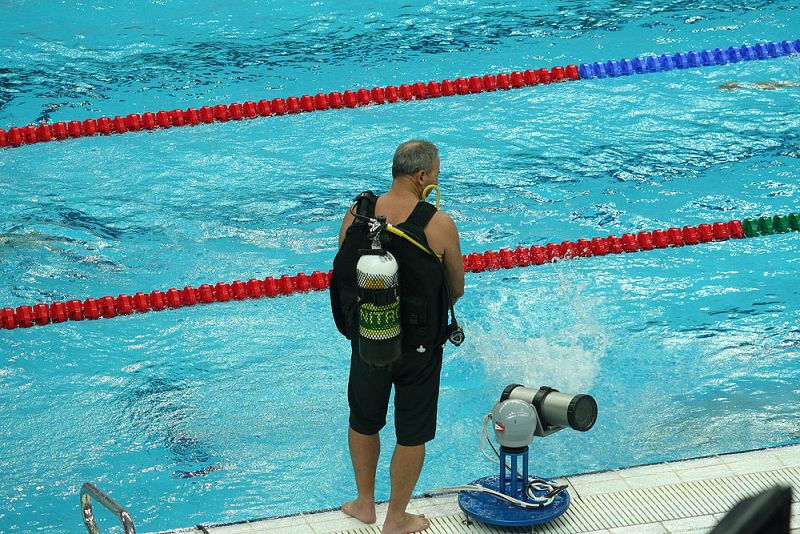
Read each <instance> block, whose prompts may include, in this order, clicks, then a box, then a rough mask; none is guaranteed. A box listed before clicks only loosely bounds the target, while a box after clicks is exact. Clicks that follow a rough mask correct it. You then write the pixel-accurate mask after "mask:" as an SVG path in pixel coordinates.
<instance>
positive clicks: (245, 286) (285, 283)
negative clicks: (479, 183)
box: [0, 214, 800, 329]
mask: <svg viewBox="0 0 800 534" xmlns="http://www.w3.org/2000/svg"><path fill="white" fill-rule="evenodd" d="M793 217H795V219H798V220H795V219H792V221H793V222H792V224H793V226H792V227H791V229H795V226H798V229H800V218H798V216H797V215H796V214H795V215H793ZM786 231H789V230H786ZM745 237H749V235H747V234H746V233H745V231H744V230H743V228H742V222H741V221H739V220H733V221H729V222H715V223H713V224H700V225H698V226H696V227H695V226H684V227H683V228H669V229H667V230H653V231H652V232H639V233H638V234H632V233H629V234H623V235H622V236H621V237H617V236H615V235H610V236H608V237H594V238H592V239H578V240H577V241H574V242H573V241H564V242H562V243H561V244H556V243H547V244H546V245H544V246H541V245H534V246H532V247H517V249H515V250H510V249H501V250H500V251H498V252H495V251H492V250H489V251H486V252H484V253H482V254H481V253H477V252H473V253H470V254H467V255H465V256H462V262H463V264H464V270H465V271H466V272H472V273H480V272H483V271H491V270H495V269H501V268H503V269H511V268H513V267H527V266H529V265H541V264H543V263H548V262H554V261H559V260H563V259H573V258H583V257H589V256H605V255H607V254H620V253H623V252H627V253H631V252H638V251H644V250H652V249H654V248H666V247H680V246H684V245H697V244H699V243H709V242H711V241H725V240H728V239H730V238H734V239H741V238H745ZM332 273H333V271H332V270H331V271H328V272H327V273H322V272H320V271H314V272H313V273H311V274H310V275H308V274H305V273H298V274H297V275H295V276H289V275H283V276H280V277H278V278H274V277H272V276H268V277H267V278H265V279H263V280H259V279H255V278H253V279H251V280H248V281H247V282H242V281H241V280H236V281H234V282H233V283H231V284H228V283H226V282H217V284H215V285H213V286H212V285H210V284H202V285H200V286H199V287H192V286H186V287H184V288H183V289H176V288H174V287H173V288H170V289H168V290H167V291H166V292H164V291H160V290H154V291H151V292H150V293H144V292H138V293H136V294H134V295H127V294H124V293H123V294H121V295H119V296H118V297H116V298H114V297H112V296H105V297H100V298H98V299H95V298H87V299H86V300H84V301H81V300H69V301H67V302H54V303H52V304H49V305H48V304H36V305H35V306H18V307H17V308H16V309H14V308H3V309H0V328H5V329H13V328H17V327H21V328H27V327H30V326H34V325H45V324H50V323H62V322H64V321H67V320H69V321H82V320H84V319H88V320H96V319H99V318H100V317H104V318H106V319H110V318H112V317H116V316H118V315H129V314H131V313H145V312H149V311H159V310H164V309H168V308H172V309H174V308H180V307H183V306H194V305H195V304H201V303H203V304H209V303H211V302H227V301H230V300H244V299H252V298H261V297H278V296H283V295H291V294H294V293H304V292H307V291H319V290H323V289H327V288H328V286H329V284H330V278H331V274H332Z"/></svg>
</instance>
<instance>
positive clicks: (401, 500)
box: [383, 444, 431, 534]
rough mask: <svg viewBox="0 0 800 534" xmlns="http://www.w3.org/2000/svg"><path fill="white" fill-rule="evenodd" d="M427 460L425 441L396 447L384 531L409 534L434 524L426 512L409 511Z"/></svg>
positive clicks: (388, 533)
mask: <svg viewBox="0 0 800 534" xmlns="http://www.w3.org/2000/svg"><path fill="white" fill-rule="evenodd" d="M424 461H425V445H424V444H423V445H416V446H414V447H405V446H403V445H398V446H397V447H396V448H395V449H394V455H393V456H392V465H391V468H390V475H391V477H392V495H391V497H390V498H389V511H388V512H387V513H386V520H385V521H384V522H383V534H408V533H410V532H420V531H422V530H425V529H426V528H428V527H429V526H431V524H430V522H429V521H428V520H427V519H425V516H422V515H414V514H409V513H407V512H406V507H407V506H408V501H409V500H410V499H411V493H412V492H413V491H414V486H416V485H417V480H418V479H419V474H420V472H421V471H422V464H423V462H424Z"/></svg>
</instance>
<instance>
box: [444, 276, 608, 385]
mask: <svg viewBox="0 0 800 534" xmlns="http://www.w3.org/2000/svg"><path fill="white" fill-rule="evenodd" d="M566 265H567V264H566V263H563V264H559V265H557V266H555V267H553V269H552V270H551V272H550V273H549V274H550V281H551V282H552V283H548V281H547V280H543V283H542V284H541V285H540V286H539V287H538V288H537V290H536V294H534V295H531V294H526V295H520V294H519V293H518V292H511V291H505V292H501V293H499V294H495V293H492V294H490V295H486V294H483V295H482V297H481V300H482V302H481V304H480V308H481V310H482V311H481V320H480V322H479V323H472V322H471V321H470V322H468V323H467V325H466V327H467V332H468V345H467V346H466V347H465V348H466V349H467V350H463V351H460V353H459V354H460V356H459V357H463V358H470V359H475V360H477V361H479V362H480V363H481V364H482V365H483V367H484V370H485V373H486V377H487V381H489V382H496V383H498V384H510V383H514V382H516V383H522V384H525V385H529V386H531V387H535V386H540V385H550V386H552V387H555V388H557V389H560V390H562V391H573V392H578V391H581V392H584V391H589V390H591V388H592V386H593V385H594V383H595V379H596V378H597V376H598V374H599V371H600V360H601V359H602V358H603V356H605V353H606V348H607V346H608V336H607V335H606V332H605V330H604V328H603V326H602V325H601V324H600V322H599V320H598V313H597V312H596V310H597V308H598V306H599V304H600V302H599V299H592V298H590V297H589V296H588V295H587V291H586V287H587V285H588V283H589V282H579V281H578V280H579V276H580V275H579V274H578V273H577V272H572V271H573V269H572V268H570V267H567V266H566ZM590 276H591V275H590ZM553 286H555V287H553Z"/></svg>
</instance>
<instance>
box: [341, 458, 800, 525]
mask: <svg viewBox="0 0 800 534" xmlns="http://www.w3.org/2000/svg"><path fill="white" fill-rule="evenodd" d="M778 484H781V485H790V486H792V488H793V502H798V500H799V497H800V468H796V467H788V468H783V469H778V470H774V471H766V472H763V473H752V474H748V475H736V476H730V477H724V478H716V479H711V480H698V481H692V482H682V483H679V484H671V485H667V486H659V487H654V488H642V489H635V490H627V491H619V492H614V493H605V494H600V495H592V496H589V497H586V498H579V497H578V498H573V499H572V502H571V505H570V508H569V511H568V512H567V513H566V514H564V515H563V516H561V517H560V518H558V519H556V520H555V521H552V522H550V523H547V524H545V525H541V526H538V527H535V528H534V529H531V528H517V529H506V528H503V529H500V528H496V527H492V526H490V525H485V524H483V523H479V522H475V523H472V522H469V523H468V522H466V521H465V516H464V514H455V515H450V516H446V517H436V518H433V519H431V527H430V529H428V530H426V532H430V533H431V534H462V533H472V532H492V533H497V534H504V533H512V532H515V533H522V532H525V533H531V532H535V533H541V534H579V533H581V532H589V531H593V530H603V529H610V528H620V527H633V526H636V525H646V524H649V523H659V522H661V521H670V520H674V519H686V518H691V517H701V516H708V515H712V514H721V513H726V512H727V511H728V510H730V509H731V508H732V507H733V505H734V504H736V503H737V502H738V501H739V500H741V499H743V498H745V497H749V496H751V495H755V494H756V493H760V492H761V491H764V490H766V489H768V488H771V487H773V486H775V485H778ZM573 497H576V496H574V495H573ZM378 532H380V529H379V528H378V527H377V526H374V527H363V528H356V529H351V530H345V531H341V532H340V533H339V534H372V533H378Z"/></svg>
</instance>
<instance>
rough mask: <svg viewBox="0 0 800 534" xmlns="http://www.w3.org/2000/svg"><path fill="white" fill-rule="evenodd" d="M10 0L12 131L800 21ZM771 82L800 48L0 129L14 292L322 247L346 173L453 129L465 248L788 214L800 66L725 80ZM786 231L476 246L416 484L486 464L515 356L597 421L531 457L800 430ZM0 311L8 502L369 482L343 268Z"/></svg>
mask: <svg viewBox="0 0 800 534" xmlns="http://www.w3.org/2000/svg"><path fill="white" fill-rule="evenodd" d="M0 9H2V10H3V11H4V14H9V15H10V14H13V17H12V16H4V17H2V19H0V20H3V21H4V22H2V23H0V25H2V29H3V30H5V31H3V32H0V35H3V36H4V37H3V40H2V41H0V42H2V45H0V50H2V54H3V59H4V65H5V70H3V71H0V102H2V108H0V127H5V126H7V125H24V124H27V123H29V122H33V121H35V120H37V119H45V120H48V121H59V120H73V119H84V118H87V117H98V116H101V115H109V116H114V115H123V116H124V115H126V114H128V113H133V112H141V111H149V110H156V109H173V108H184V109H185V108H186V107H189V106H194V107H198V106H200V105H205V104H209V103H218V102H223V103H230V102H233V101H239V102H242V101H244V100H248V99H249V100H259V99H261V98H273V97H276V96H281V97H286V96H288V95H292V94H296V95H300V94H311V95H313V94H315V93H317V92H329V91H334V90H339V91H341V90H344V89H347V88H354V87H359V86H363V87H367V88H371V87H373V86H374V85H379V86H385V85H388V84H399V83H407V82H410V81H412V80H417V79H419V80H423V81H427V80H441V79H444V78H450V79H453V78H455V77H456V76H462V75H466V76H469V75H473V74H477V75H481V74H483V73H485V72H498V71H501V70H507V71H511V70H517V69H520V70H521V69H526V68H536V67H540V66H551V65H555V64H566V63H576V64H578V63H584V62H593V61H599V60H607V59H611V58H621V57H630V56H632V55H636V54H643V53H659V54H660V53H662V52H675V51H678V50H688V49H696V50H699V49H703V48H715V47H718V46H721V47H724V46H728V45H738V44H741V43H744V42H751V43H754V42H763V41H766V40H781V39H790V38H796V36H795V35H787V34H788V32H789V31H791V30H792V29H793V28H797V27H800V26H799V25H798V23H800V13H799V12H798V11H799V10H798V9H797V8H796V7H795V6H794V5H793V4H792V3H791V2H780V1H772V2H761V3H758V4H748V5H747V6H743V5H741V6H740V5H733V6H727V7H726V6H721V7H720V6H717V7H713V6H709V5H707V4H706V3H700V2H688V3H687V2H664V3H660V4H658V5H653V4H647V5H644V6H633V5H625V4H623V5H617V4H616V3H614V4H612V3H611V2H596V3H593V4H592V5H590V6H584V5H582V4H581V3H573V4H569V3H568V4H560V5H551V6H544V7H536V8H533V7H527V6H525V5H518V4H514V3H494V4H491V5H485V4H479V3H470V2H463V3H462V2H438V3H435V4H431V5H429V6H426V5H423V4H422V3H418V2H409V3H406V4H404V6H403V7H392V6H388V5H387V6H383V5H378V6H377V7H371V8H369V9H368V10H364V9H363V8H362V7H360V5H359V4H355V3H351V4H343V3H336V4H335V5H330V4H328V3H325V2H316V3H313V4H311V3H306V4H296V5H293V6H284V5H281V4H278V3H262V4H258V5H248V6H244V7H239V8H232V7H221V6H219V5H217V4H215V3H213V2H207V3H197V2H194V3H191V4H188V3H187V4H168V5H167V4H162V3H159V2H152V3H150V4H148V5H147V6H144V7H142V6H137V8H136V9H131V8H129V7H125V6H122V5H117V4H114V3H111V4H109V5H108V7H104V8H97V7H93V6H90V5H78V6H76V7H71V6H66V5H62V6H56V7H53V8H52V10H51V13H50V15H49V17H46V18H45V17H43V16H41V14H40V13H38V9H39V8H37V7H36V6H33V5H30V4H28V3H21V4H19V5H13V4H12V5H10V6H6V7H2V8H0ZM770 80H790V81H798V60H797V57H796V56H795V57H786V58H780V59H775V60H770V61H764V62H747V63H740V64H735V65H728V66H725V67H719V68H708V69H699V70H698V69H694V70H681V71H672V72H666V73H659V74H653V75H648V76H637V77H625V78H615V79H603V80H586V81H581V82H576V83H562V84H552V85H546V86H545V85H542V86H536V87H531V88H526V89H521V90H518V91H509V92H496V93H482V94H477V95H470V96H463V97H456V98H449V99H437V100H424V101H419V102H410V103H406V104H395V105H392V106H368V107H364V108H357V109H352V110H341V111H330V112H324V113H323V112H320V113H310V114H302V115H294V116H285V117H271V118H267V119H259V120H253V121H245V122H236V123H234V122H228V123H223V124H219V123H215V124H212V125H205V126H202V127H197V128H179V129H175V128H173V129H169V130H159V131H153V132H142V133H130V134H126V135H120V136H110V137H93V138H84V139H76V140H70V141H67V142H63V143H43V144H39V145H34V146H22V147H20V148H15V149H8V150H3V151H2V152H0V175H2V176H3V180H2V184H0V198H2V201H3V206H4V208H5V209H4V211H3V218H2V223H0V224H2V226H1V227H0V232H1V233H2V238H3V239H2V242H0V272H1V273H2V275H3V278H4V280H5V281H6V282H5V283H4V284H3V285H2V287H0V304H2V305H3V306H18V305H21V304H30V303H35V302H51V301H54V300H67V299H70V298H80V299H84V298H86V297H88V296H95V297H99V296H102V295H117V294H119V293H121V292H127V293H133V292H135V291H149V290H151V289H155V288H160V289H167V288H168V287H172V286H175V287H183V286H184V285H187V284H192V285H196V284H200V283H207V282H208V283H213V282H215V281H217V280H227V281H232V280H235V279H243V280H247V279H248V278H251V277H259V278H264V277H265V276H268V275H275V276H277V275H280V274H283V273H288V274H294V273H296V272H299V271H302V272H310V271H311V270H314V269H320V270H327V269H328V267H329V265H330V262H331V259H332V257H333V253H334V249H335V245H336V242H335V235H336V230H337V229H338V227H339V223H340V219H341V216H342V215H343V212H344V209H345V207H346V206H347V204H348V201H349V200H350V199H351V198H352V197H353V196H355V194H357V193H358V192H360V191H361V190H363V189H365V188H367V187H373V188H375V189H378V190H380V189H381V188H385V187H388V176H389V174H388V164H389V161H390V158H391V154H392V151H393V150H394V148H395V146H396V145H397V144H398V143H399V142H401V141H403V140H405V139H407V138H410V137H414V136H423V137H426V138H429V139H431V140H432V141H434V142H436V143H437V144H438V145H439V146H440V148H441V149H442V153H443V163H442V177H441V185H442V189H443V202H444V205H443V207H444V209H446V210H448V211H449V212H450V213H451V214H452V215H453V217H454V219H455V220H456V222H457V224H458V226H459V229H460V231H461V234H462V248H463V250H464V252H465V253H468V252H473V251H478V252H482V251H483V250H486V249H494V250H496V249H499V248H501V247H510V248H514V247H516V246H517V245H520V244H521V245H528V246H530V245H533V244H545V243H547V242H549V241H555V242H561V241H563V240H567V239H571V240H574V239H577V238H580V237H592V236H595V235H607V234H610V233H615V234H617V235H620V234H622V233H625V232H633V231H639V230H645V229H647V230H649V229H654V228H666V227H669V226H682V225H684V224H697V223H700V222H707V221H710V220H728V219H732V218H744V217H752V216H759V215H766V214H773V213H781V212H783V213H788V212H791V211H797V210H798V195H799V194H800V187H798V185H797V175H798V171H799V170H800V163H798V155H799V154H800V149H799V147H798V139H799V138H798V123H799V122H800V121H799V120H798V114H797V89H791V88H784V89H778V90H774V91H761V90H755V89H747V88H745V89H741V90H734V91H725V90H720V89H718V87H719V86H720V85H722V84H724V83H727V82H732V81H737V82H756V81H770ZM798 252H800V238H799V237H798V234H797V233H789V234H781V235H776V236H770V237H763V238H758V239H748V240H736V241H727V242H723V243H713V244H709V245H705V246H702V247H685V248H677V249H665V250H656V251H651V252H642V253H639V254H633V255H615V256H606V257H603V258H589V259H586V260H580V261H574V262H565V263H559V264H556V265H550V264H548V265H543V266H538V267H529V268H525V269H513V270H507V271H506V270H500V271H493V272H487V273H481V274H469V275H468V276H467V292H466V296H465V297H464V299H463V300H462V302H460V303H459V316H460V318H461V320H462V321H463V322H464V323H465V327H466V332H467V341H466V342H465V344H464V345H463V346H462V347H461V348H459V349H458V350H453V349H452V348H450V349H448V350H447V351H446V353H445V354H446V356H445V366H444V370H443V382H442V396H441V402H440V415H439V431H438V432H439V434H438V437H437V439H436V440H435V441H434V442H433V443H432V444H431V445H430V447H429V457H428V458H429V459H428V463H427V464H426V468H425V470H424V471H423V474H422V477H421V479H420V482H419V484H418V491H423V490H424V489H426V488H431V487H436V486H445V485H452V484H458V483H463V482H468V481H470V480H472V479H475V478H479V477H481V476H485V475H486V474H489V473H491V472H493V470H494V467H493V465H491V464H489V463H488V462H485V461H484V460H483V459H482V457H481V456H480V454H479V452H478V437H479V435H480V420H481V416H482V415H483V414H484V413H485V412H486V411H487V410H488V409H489V408H490V407H491V404H492V403H493V401H494V400H495V399H496V398H497V396H498V395H499V393H500V391H501V390H502V388H503V387H504V386H505V385H506V384H508V383H511V382H521V383H527V384H530V385H533V386H538V385H544V384H547V385H552V386H554V387H557V388H560V389H562V390H565V391H578V390H580V391H589V392H591V393H592V394H593V395H594V396H595V397H596V398H597V401H598V404H599V406H600V418H599V420H598V423H597V425H596V427H595V428H594V429H592V430H591V431H590V432H588V433H586V434H582V435H576V434H574V433H573V434H569V435H568V434H567V433H561V434H558V435H556V436H553V437H551V438H548V439H546V440H541V441H540V442H538V443H535V444H534V445H535V455H533V457H532V470H533V471H534V472H537V473H540V474H543V475H552V476H555V475H560V474H566V473H574V472H581V471H587V470H598V469H608V468H613V467H618V466H626V465H634V464H638V463H644V462H654V461H661V460H668V459H676V458H686V457H692V456H698V455H703V454H713V453H718V452H728V451H734V450H743V449H749V448H755V447H763V446H768V445H774V444H779V443H791V442H797V441H798V439H799V438H800V421H798V419H797V417H796V415H795V412H796V406H797V401H798V396H800V392H799V391H798V386H797V383H798V378H800V348H799V347H800V327H798V325H799V324H800V320H798V319H799V318H800V289H798V283H797V280H798V274H800V259H798V258H800V254H799V253H798ZM0 335H2V337H3V344H2V348H0V406H2V410H3V417H2V418H0V434H1V435H2V442H0V443H1V444H2V446H1V447H0V472H2V473H4V476H3V477H2V478H0V531H4V532H5V531H18V532H28V531H34V530H37V531H53V532H61V531H63V530H65V529H67V530H70V531H79V530H80V529H81V528H82V527H81V519H80V511H79V506H78V497H77V495H78V491H79V488H80V485H81V484H82V483H83V482H85V481H87V480H88V481H93V482H95V483H97V485H98V486H99V487H100V488H101V489H103V490H105V491H107V492H109V493H110V494H111V495H112V496H113V497H115V498H117V499H119V500H120V502H122V503H123V504H124V505H126V506H127V507H128V509H129V510H130V512H131V514H132V515H133V517H134V519H135V520H136V525H137V528H138V529H139V530H140V531H152V530H158V529H166V528H171V527H178V526H185V525H189V524H193V523H198V522H226V521H236V520H241V519H247V518H254V517H267V516H275V515H284V514H288V513H295V512H300V511H309V510H316V509H321V508H330V507H334V506H338V505H339V504H341V502H343V501H344V500H345V499H347V498H349V496H350V495H351V490H350V487H351V474H350V467H349V460H348V457H347V452H346V444H345V434H344V433H345V429H346V424H347V423H346V421H347V419H346V417H347V413H346V402H345V397H344V389H345V373H346V365H347V356H346V347H347V345H346V343H345V342H344V340H343V339H341V338H340V336H338V334H337V333H336V330H335V328H334V326H333V324H332V321H330V320H329V318H328V308H327V295H326V294H325V293H324V292H313V293H308V294H303V295H295V296H291V297H285V298H278V299H261V300H246V301H242V302H238V303H227V304H213V305H209V306H195V307H191V308H183V309H179V310H171V311H162V312H159V313H147V314H136V315H132V316H129V317H124V318H115V319H113V320H99V321H83V322H81V323H77V322H67V323H63V324H58V325H49V326H47V327H42V328H32V329H16V330H13V331H5V330H4V331H2V333H0ZM391 425H392V423H391V421H390V422H389V428H390V429H391ZM384 438H385V442H384V443H385V447H384V450H385V451H388V450H389V448H390V447H391V444H392V436H391V431H390V432H388V433H386V434H385V436H384ZM387 462H388V454H384V455H383V458H382V461H381V465H380V469H381V470H382V472H384V473H386V472H387ZM378 496H379V498H386V497H387V496H388V487H387V484H386V481H385V480H384V481H383V482H382V483H380V484H379V487H378ZM98 515H99V516H100V518H101V520H102V519H104V516H103V514H102V512H101V513H99V514H98ZM107 524H108V525H111V524H113V522H112V521H110V520H109V521H108V523H107Z"/></svg>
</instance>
